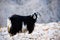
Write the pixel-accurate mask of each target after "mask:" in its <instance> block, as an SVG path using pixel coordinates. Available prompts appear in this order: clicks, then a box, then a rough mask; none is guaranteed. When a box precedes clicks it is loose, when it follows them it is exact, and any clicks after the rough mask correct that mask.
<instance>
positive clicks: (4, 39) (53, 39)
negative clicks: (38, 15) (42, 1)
mask: <svg viewBox="0 0 60 40" xmlns="http://www.w3.org/2000/svg"><path fill="white" fill-rule="evenodd" d="M0 40H60V22H52V23H46V24H44V23H43V24H37V23H36V25H35V29H34V31H33V33H31V34H28V33H18V34H16V35H15V36H13V37H10V35H9V33H8V30H7V27H3V28H0Z"/></svg>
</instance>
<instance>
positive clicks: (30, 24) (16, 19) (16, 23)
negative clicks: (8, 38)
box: [9, 13, 37, 35]
mask: <svg viewBox="0 0 60 40" xmlns="http://www.w3.org/2000/svg"><path fill="white" fill-rule="evenodd" d="M34 15H35V17H36V18H35V19H34V18H33V17H34ZM9 19H10V20H11V24H12V26H11V28H10V31H9V33H10V34H12V35H15V34H16V33H19V31H20V32H22V22H24V25H27V30H28V31H29V34H30V33H32V31H33V30H34V26H35V22H36V20H37V14H36V13H34V14H32V15H29V16H20V15H16V14H15V15H12V16H11V17H10V18H9Z"/></svg>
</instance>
